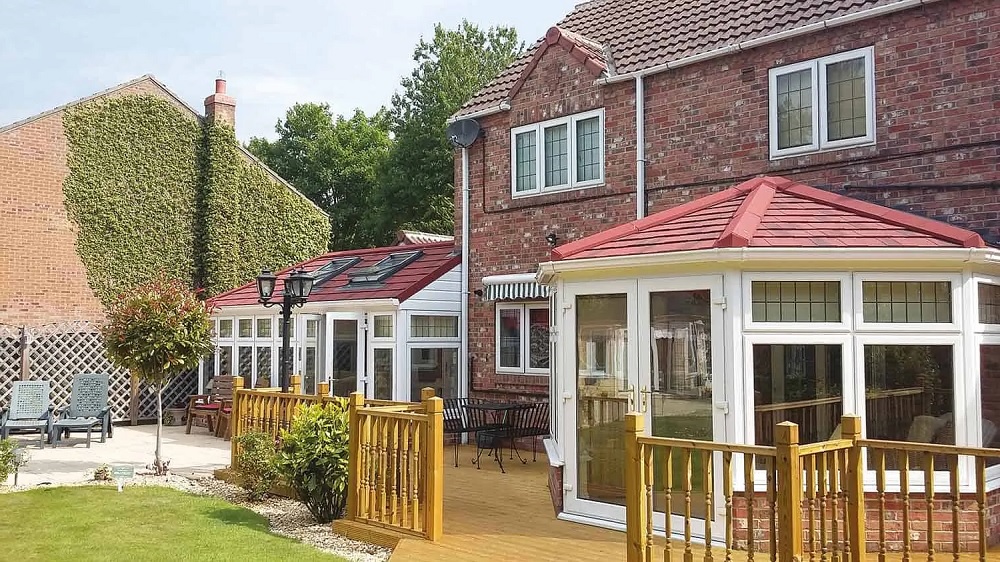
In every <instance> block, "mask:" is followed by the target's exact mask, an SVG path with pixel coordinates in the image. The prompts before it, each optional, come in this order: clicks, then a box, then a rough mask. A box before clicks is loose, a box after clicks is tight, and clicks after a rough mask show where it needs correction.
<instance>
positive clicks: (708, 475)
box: [701, 451, 715, 562]
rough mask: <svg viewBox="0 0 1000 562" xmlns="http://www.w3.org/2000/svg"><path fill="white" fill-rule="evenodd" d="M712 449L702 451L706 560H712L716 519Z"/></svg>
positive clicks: (709, 561) (708, 561)
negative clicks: (713, 530)
mask: <svg viewBox="0 0 1000 562" xmlns="http://www.w3.org/2000/svg"><path fill="white" fill-rule="evenodd" d="M712 461H713V455H712V451H702V452H701V464H702V477H701V480H702V488H704V489H705V562H712V519H714V518H715V517H714V515H715V514H714V507H715V506H714V502H713V498H712V492H713V491H714V487H715V483H714V482H713V481H712Z"/></svg>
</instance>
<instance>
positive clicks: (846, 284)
mask: <svg viewBox="0 0 1000 562" xmlns="http://www.w3.org/2000/svg"><path fill="white" fill-rule="evenodd" d="M742 279H743V288H742V292H741V294H742V297H743V330H744V331H746V332H778V333H789V332H822V333H829V332H849V331H850V330H851V321H852V319H853V317H852V315H851V311H852V310H851V307H852V302H851V292H852V290H853V286H852V283H851V275H850V274H848V273H834V272H831V273H814V272H808V273H770V272H745V273H744V274H743V276H742ZM760 281H807V282H808V281H836V282H837V283H840V322H755V321H754V319H753V284H754V282H760Z"/></svg>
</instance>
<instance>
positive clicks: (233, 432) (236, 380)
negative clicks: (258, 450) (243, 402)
mask: <svg viewBox="0 0 1000 562" xmlns="http://www.w3.org/2000/svg"><path fill="white" fill-rule="evenodd" d="M241 390H243V377H241V376H239V375H237V376H235V377H233V405H232V406H231V408H232V409H231V410H230V411H229V439H230V441H229V451H230V459H229V466H231V467H233V468H236V455H237V453H238V451H237V446H236V438H237V437H239V436H240V432H239V429H240V426H239V422H240V391H241Z"/></svg>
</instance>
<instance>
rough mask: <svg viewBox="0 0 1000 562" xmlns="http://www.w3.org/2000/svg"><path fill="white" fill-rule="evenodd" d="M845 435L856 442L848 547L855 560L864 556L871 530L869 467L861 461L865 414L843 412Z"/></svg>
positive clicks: (850, 470) (850, 456) (851, 455)
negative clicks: (867, 500) (867, 490)
mask: <svg viewBox="0 0 1000 562" xmlns="http://www.w3.org/2000/svg"><path fill="white" fill-rule="evenodd" d="M840 428H841V432H840V434H841V437H842V438H843V439H850V440H851V441H853V442H854V444H853V445H852V446H851V448H850V450H848V452H847V481H846V482H844V485H845V486H846V487H847V548H848V551H849V552H850V553H851V560H864V559H865V551H866V550H867V548H866V547H867V542H868V533H867V530H866V529H865V467H864V466H863V465H862V462H861V444H860V443H859V441H860V440H861V418H860V417H859V416H843V417H842V418H841V419H840Z"/></svg>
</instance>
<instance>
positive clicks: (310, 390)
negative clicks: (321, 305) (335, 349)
mask: <svg viewBox="0 0 1000 562" xmlns="http://www.w3.org/2000/svg"><path fill="white" fill-rule="evenodd" d="M296 320H297V321H298V324H299V325H298V327H297V329H296V333H297V334H299V353H298V365H296V369H295V371H296V372H297V373H299V374H301V375H302V392H303V393H305V394H315V393H316V383H317V382H319V381H321V380H322V372H323V371H322V369H323V316H322V315H320V314H298V315H297V318H296Z"/></svg>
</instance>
